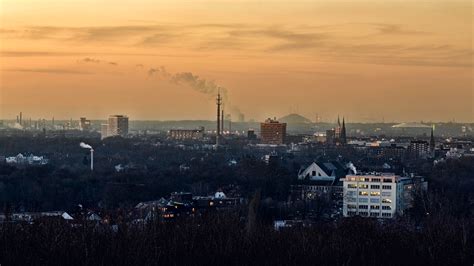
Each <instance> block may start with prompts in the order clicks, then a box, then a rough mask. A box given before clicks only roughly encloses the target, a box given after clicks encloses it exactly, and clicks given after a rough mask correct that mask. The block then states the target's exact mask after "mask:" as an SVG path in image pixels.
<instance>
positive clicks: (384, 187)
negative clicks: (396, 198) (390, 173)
mask: <svg viewBox="0 0 474 266" xmlns="http://www.w3.org/2000/svg"><path fill="white" fill-rule="evenodd" d="M382 189H392V186H382Z"/></svg>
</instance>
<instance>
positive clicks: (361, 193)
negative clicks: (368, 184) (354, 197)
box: [359, 191, 369, 196]
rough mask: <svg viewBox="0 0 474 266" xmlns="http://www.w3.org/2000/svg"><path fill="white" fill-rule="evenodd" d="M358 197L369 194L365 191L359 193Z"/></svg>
mask: <svg viewBox="0 0 474 266" xmlns="http://www.w3.org/2000/svg"><path fill="white" fill-rule="evenodd" d="M359 195H360V196H368V195H369V192H367V191H359Z"/></svg>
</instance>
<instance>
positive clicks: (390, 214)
mask: <svg viewBox="0 0 474 266" xmlns="http://www.w3.org/2000/svg"><path fill="white" fill-rule="evenodd" d="M347 215H348V216H355V215H357V212H354V211H350V212H347ZM359 215H360V216H369V212H359ZM370 217H380V213H378V212H371V213H370ZM382 217H387V218H388V217H392V213H385V212H383V213H382Z"/></svg>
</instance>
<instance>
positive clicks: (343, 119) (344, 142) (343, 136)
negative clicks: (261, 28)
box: [341, 117, 347, 144]
mask: <svg viewBox="0 0 474 266" xmlns="http://www.w3.org/2000/svg"><path fill="white" fill-rule="evenodd" d="M341 142H342V144H347V135H346V119H345V118H344V117H342V128H341Z"/></svg>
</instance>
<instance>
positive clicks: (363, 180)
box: [359, 177, 369, 182]
mask: <svg viewBox="0 0 474 266" xmlns="http://www.w3.org/2000/svg"><path fill="white" fill-rule="evenodd" d="M365 181H369V179H368V178H364V177H360V178H359V182H365Z"/></svg>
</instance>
